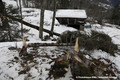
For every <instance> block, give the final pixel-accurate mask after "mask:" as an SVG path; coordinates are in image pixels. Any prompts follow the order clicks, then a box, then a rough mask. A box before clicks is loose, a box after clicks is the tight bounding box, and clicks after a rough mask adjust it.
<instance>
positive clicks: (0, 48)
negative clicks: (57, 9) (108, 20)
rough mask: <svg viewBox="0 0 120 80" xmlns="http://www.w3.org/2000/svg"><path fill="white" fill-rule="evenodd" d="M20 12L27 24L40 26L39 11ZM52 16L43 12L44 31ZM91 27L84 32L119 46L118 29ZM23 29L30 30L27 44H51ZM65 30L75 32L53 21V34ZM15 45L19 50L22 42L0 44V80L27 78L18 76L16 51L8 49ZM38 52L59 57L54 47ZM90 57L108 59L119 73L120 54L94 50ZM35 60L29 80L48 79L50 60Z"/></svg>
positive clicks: (24, 10)
mask: <svg viewBox="0 0 120 80" xmlns="http://www.w3.org/2000/svg"><path fill="white" fill-rule="evenodd" d="M3 1H4V2H6V3H7V6H8V5H9V4H13V5H14V6H16V3H15V2H14V0H3ZM22 10H23V17H24V20H25V21H26V22H29V23H31V24H34V25H37V26H39V25H40V16H39V14H40V10H39V9H35V8H23V9H22ZM52 15H53V12H52V11H48V10H46V11H45V19H44V22H45V23H44V28H45V29H48V30H50V29H51V23H52ZM19 24H20V23H19ZM92 26H93V27H92V29H85V31H86V32H89V31H91V30H96V31H100V32H104V33H105V34H108V35H109V36H110V37H111V38H112V41H113V42H114V43H115V44H120V29H117V28H115V27H114V25H111V26H112V27H108V26H102V28H101V25H99V24H93V25H92ZM23 28H26V29H30V31H29V32H28V33H27V34H24V35H25V36H28V39H29V41H28V42H27V43H51V42H52V43H53V41H51V40H49V41H41V40H40V39H39V31H38V30H35V29H32V28H30V27H28V26H26V25H23ZM66 30H70V31H76V29H74V28H71V27H67V26H65V25H60V24H59V22H58V21H57V20H55V28H54V32H57V33H59V34H61V33H62V32H64V31H66ZM45 35H48V33H45V32H44V36H45ZM54 37H56V36H54ZM16 45H17V47H18V48H21V47H22V45H23V44H22V42H2V43H0V64H1V65H0V80H10V79H14V80H24V79H25V77H26V76H28V75H27V74H24V75H23V74H22V75H19V74H18V73H19V72H20V71H21V70H22V69H23V67H22V66H21V64H20V62H17V61H16V60H15V57H19V55H18V51H16V50H9V49H8V48H9V47H16ZM38 50H39V51H38V54H41V52H40V50H44V51H46V52H47V53H49V55H53V56H54V57H55V58H56V57H57V56H59V54H58V55H56V54H53V53H52V52H51V51H55V50H56V48H55V47H47V48H39V49H38ZM91 56H92V57H94V58H97V59H98V58H106V59H109V60H110V61H112V62H113V63H115V65H116V68H117V69H118V70H119V71H120V54H117V53H116V54H115V56H111V55H109V54H107V53H106V52H103V51H101V50H95V51H94V52H92V54H91ZM35 59H36V61H37V62H38V64H37V65H36V66H34V67H32V68H31V70H30V71H29V73H30V74H31V75H32V77H30V80H39V79H42V80H45V79H46V78H47V77H48V71H46V69H50V67H51V64H48V62H49V61H50V60H49V59H44V58H35ZM42 60H45V62H44V61H43V62H42ZM36 67H37V68H36ZM40 71H42V72H43V73H40Z"/></svg>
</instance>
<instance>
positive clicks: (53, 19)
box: [51, 0, 56, 36]
mask: <svg viewBox="0 0 120 80" xmlns="http://www.w3.org/2000/svg"><path fill="white" fill-rule="evenodd" d="M55 16H56V0H54V12H53V18H52V27H51V32H52V34H51V36H53V30H54V24H55Z"/></svg>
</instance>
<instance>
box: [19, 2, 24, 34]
mask: <svg viewBox="0 0 120 80" xmlns="http://www.w3.org/2000/svg"><path fill="white" fill-rule="evenodd" d="M19 6H20V17H21V35H22V36H23V21H22V6H21V0H19Z"/></svg>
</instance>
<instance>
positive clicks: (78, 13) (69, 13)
mask: <svg viewBox="0 0 120 80" xmlns="http://www.w3.org/2000/svg"><path fill="white" fill-rule="evenodd" d="M56 17H61V18H87V14H86V11H85V10H80V9H59V10H57V12H56Z"/></svg>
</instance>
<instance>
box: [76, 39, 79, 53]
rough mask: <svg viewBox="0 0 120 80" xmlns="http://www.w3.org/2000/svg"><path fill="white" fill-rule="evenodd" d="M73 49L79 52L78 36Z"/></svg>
mask: <svg viewBox="0 0 120 80" xmlns="http://www.w3.org/2000/svg"><path fill="white" fill-rule="evenodd" d="M75 51H76V52H79V45H78V37H77V38H76V42H75Z"/></svg>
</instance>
